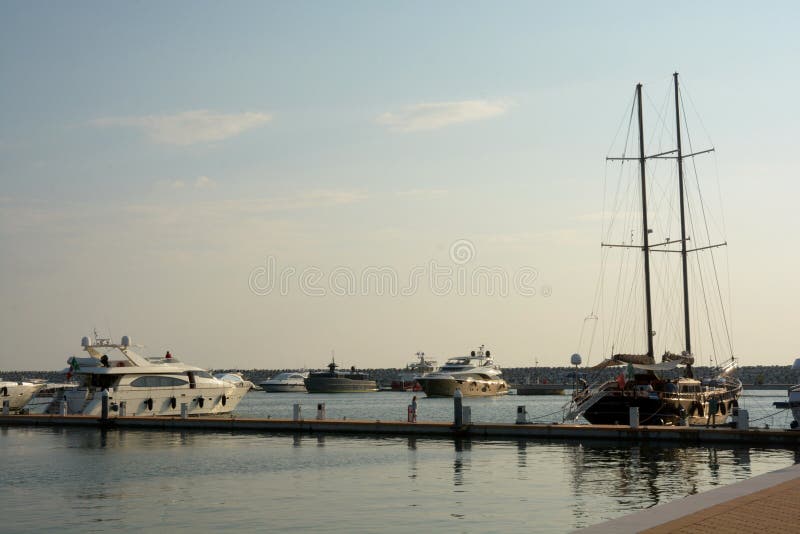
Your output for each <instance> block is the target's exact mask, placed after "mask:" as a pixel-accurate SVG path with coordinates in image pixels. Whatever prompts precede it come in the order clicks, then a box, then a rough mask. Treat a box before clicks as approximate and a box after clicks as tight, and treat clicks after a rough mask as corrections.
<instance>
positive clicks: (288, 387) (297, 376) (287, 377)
mask: <svg viewBox="0 0 800 534" xmlns="http://www.w3.org/2000/svg"><path fill="white" fill-rule="evenodd" d="M306 378H308V373H298V372H294V371H292V372H286V373H278V374H277V375H275V376H273V377H272V378H270V379H268V380H265V381H263V382H260V383H259V384H258V385H259V387H260V388H261V389H263V390H264V391H266V392H267V393H291V392H301V393H305V392H306V383H305V380H306Z"/></svg>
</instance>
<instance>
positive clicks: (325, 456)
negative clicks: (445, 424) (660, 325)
mask: <svg viewBox="0 0 800 534" xmlns="http://www.w3.org/2000/svg"><path fill="white" fill-rule="evenodd" d="M410 399H411V394H405V393H374V394H360V395H341V396H323V395H301V394H265V393H262V392H253V393H251V394H249V395H248V397H247V398H246V400H245V402H243V403H242V404H241V405H240V407H239V409H238V410H237V413H239V414H241V415H243V416H244V415H253V416H256V415H257V416H263V417H289V416H291V412H292V404H294V403H295V402H298V403H300V404H302V406H303V410H304V416H305V417H306V418H313V417H314V415H315V411H316V404H317V403H318V402H325V403H326V409H327V414H328V417H329V418H344V417H347V418H348V419H382V420H390V419H395V420H401V419H404V418H405V415H406V414H405V409H406V405H407V404H408V403H409V402H410ZM778 399H780V400H783V395H782V393H781V392H755V393H754V394H753V395H752V396H746V397H744V398H743V402H742V405H743V406H744V407H746V408H747V409H748V410H750V414H751V419H757V418H758V417H760V416H764V415H770V414H773V413H774V412H777V410H776V409H774V408H772V405H771V402H772V401H773V400H778ZM565 400H566V397H513V396H509V397H506V398H499V399H475V400H472V399H467V400H466V401H465V402H466V404H467V405H469V406H471V407H472V412H473V419H474V420H476V421H508V422H511V421H513V420H514V419H515V416H516V406H517V405H518V404H522V405H525V406H526V407H527V410H528V413H529V415H530V416H531V418H535V417H536V416H537V414H546V413H552V412H555V411H558V410H559V409H560V405H561V404H563V402H564V401H565ZM419 403H420V412H421V413H420V419H425V420H448V419H449V417H450V413H451V412H452V401H451V400H449V399H426V398H424V397H420V399H419ZM784 415H785V414H784ZM778 417H780V416H775V415H772V416H771V418H767V419H763V420H762V421H760V422H758V423H756V424H759V425H763V424H764V423H765V422H768V424H770V426H776V427H777V426H781V425H780V423H779V422H778V421H777V418H778ZM559 418H560V412H559V414H558V415H557V416H552V417H550V418H549V419H551V420H557V419H559ZM786 419H787V422H786V424H787V425H788V418H786ZM0 447H1V448H2V451H3V455H2V470H1V471H2V488H3V493H2V499H0V517H2V518H3V520H4V522H5V525H4V528H3V532H108V531H112V530H114V531H140V530H142V529H146V530H151V531H167V530H169V531H196V532H205V531H212V530H217V529H230V530H233V529H236V530H247V529H255V530H257V531H266V530H271V531H289V530H295V531H297V530H298V529H299V531H303V532H305V531H316V532H377V531H388V532H401V531H409V530H411V531H413V530H420V531H446V532H475V531H490V532H497V531H499V530H501V529H502V530H506V531H511V532H522V531H525V532H565V531H569V530H572V529H575V528H578V527H582V526H587V525H591V524H594V523H597V522H599V521H603V520H605V519H610V518H613V517H618V516H620V515H625V514H627V513H630V512H632V511H635V510H639V509H643V508H647V507H650V506H653V505H656V504H659V503H663V502H667V501H670V500H674V499H677V498H680V497H683V496H685V495H688V494H691V493H696V492H700V491H706V490H708V489H712V488H713V487H715V486H719V485H726V484H730V483H732V482H735V481H737V480H742V479H746V478H749V477H751V476H754V475H758V474H761V473H765V472H768V471H772V470H774V469H778V468H781V467H785V466H788V465H791V464H792V463H794V462H795V460H796V454H795V451H788V450H781V449H772V450H770V449H756V448H709V447H697V448H663V447H643V446H633V447H631V446H630V445H628V444H623V445H621V446H617V445H616V444H613V443H592V442H585V443H579V442H574V443H563V442H558V443H548V442H538V441H529V440H514V441H484V440H464V441H453V440H445V439H420V438H416V439H414V438H359V437H345V436H311V435H303V436H292V435H272V434H230V433H197V432H186V433H182V432H150V431H130V430H123V431H109V432H101V431H99V430H88V429H47V428H44V429H42V428H0Z"/></svg>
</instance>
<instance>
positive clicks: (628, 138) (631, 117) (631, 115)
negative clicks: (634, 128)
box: [606, 90, 636, 157]
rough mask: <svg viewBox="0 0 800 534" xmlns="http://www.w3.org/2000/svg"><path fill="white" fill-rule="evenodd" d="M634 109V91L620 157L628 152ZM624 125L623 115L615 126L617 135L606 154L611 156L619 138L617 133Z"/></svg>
mask: <svg viewBox="0 0 800 534" xmlns="http://www.w3.org/2000/svg"><path fill="white" fill-rule="evenodd" d="M635 109H636V91H635V90H634V92H633V97H632V98H631V111H630V114H629V116H628V131H627V133H626V134H625V145H624V146H623V148H622V156H623V157H624V156H625V154H627V152H628V142H629V140H630V137H631V123H632V122H633V114H634V110H635ZM623 124H625V115H624V114H623V115H622V118H621V119H620V120H619V126H617V133H615V134H614V139H613V140H612V141H611V145H610V146H609V147H608V150H607V151H606V154H611V151H612V150H613V149H614V145H615V144H616V143H617V138H618V137H619V132H620V131H621V130H622V125H623Z"/></svg>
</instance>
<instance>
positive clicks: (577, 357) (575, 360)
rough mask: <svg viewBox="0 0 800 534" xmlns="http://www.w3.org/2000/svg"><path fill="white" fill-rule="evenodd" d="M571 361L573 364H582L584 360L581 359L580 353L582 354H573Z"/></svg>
mask: <svg viewBox="0 0 800 534" xmlns="http://www.w3.org/2000/svg"><path fill="white" fill-rule="evenodd" d="M569 361H570V363H571V364H572V365H580V364H581V361H582V360H581V355H580V354H573V355H572V356H571V357H570V359H569Z"/></svg>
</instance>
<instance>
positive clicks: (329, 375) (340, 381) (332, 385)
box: [305, 359, 378, 393]
mask: <svg viewBox="0 0 800 534" xmlns="http://www.w3.org/2000/svg"><path fill="white" fill-rule="evenodd" d="M337 367H338V365H336V362H335V361H334V360H333V359H331V363H329V364H328V370H327V371H317V372H312V373H309V374H308V378H306V380H305V384H306V389H307V390H308V392H309V393H363V392H367V391H378V383H377V382H376V381H375V380H372V379H370V378H369V377H368V376H367V375H366V374H365V373H361V372H358V371H356V368H355V367H351V368H350V370H349V371H337V370H336V368H337Z"/></svg>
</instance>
